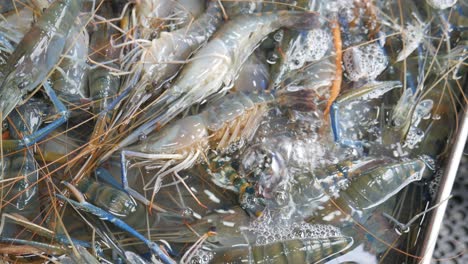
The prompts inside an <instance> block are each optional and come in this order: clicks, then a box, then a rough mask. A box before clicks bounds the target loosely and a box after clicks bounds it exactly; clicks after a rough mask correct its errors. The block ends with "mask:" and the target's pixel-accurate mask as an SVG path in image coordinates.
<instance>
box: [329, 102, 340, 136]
mask: <svg viewBox="0 0 468 264" xmlns="http://www.w3.org/2000/svg"><path fill="white" fill-rule="evenodd" d="M339 110H340V107H339V105H338V103H337V102H336V101H335V102H333V104H332V106H331V108H330V123H331V129H332V132H333V140H335V142H340V140H341V133H340V127H339V123H340V122H339V120H338V119H339V112H340V111H339Z"/></svg>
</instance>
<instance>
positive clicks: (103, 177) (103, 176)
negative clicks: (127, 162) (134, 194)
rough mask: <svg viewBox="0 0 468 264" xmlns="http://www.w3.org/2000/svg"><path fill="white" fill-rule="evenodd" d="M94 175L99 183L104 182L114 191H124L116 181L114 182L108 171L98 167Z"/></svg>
mask: <svg viewBox="0 0 468 264" xmlns="http://www.w3.org/2000/svg"><path fill="white" fill-rule="evenodd" d="M94 173H95V174H96V177H97V178H98V179H99V180H100V181H102V182H105V183H107V184H109V185H110V186H112V187H114V188H116V189H119V190H124V189H123V188H122V184H120V183H119V182H118V181H116V180H115V178H114V176H112V174H111V173H110V172H109V171H108V170H106V169H104V168H102V167H99V168H97V169H96V170H95V171H94Z"/></svg>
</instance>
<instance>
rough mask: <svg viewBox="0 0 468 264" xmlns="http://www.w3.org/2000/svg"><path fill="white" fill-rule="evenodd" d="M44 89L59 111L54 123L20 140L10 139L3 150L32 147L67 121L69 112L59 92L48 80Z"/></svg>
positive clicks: (4, 144)
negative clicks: (60, 98)
mask: <svg viewBox="0 0 468 264" xmlns="http://www.w3.org/2000/svg"><path fill="white" fill-rule="evenodd" d="M43 86H44V89H45V91H46V93H47V95H49V97H50V100H51V101H52V104H53V105H54V106H55V108H56V109H57V113H58V115H59V117H58V118H57V119H56V120H54V121H53V122H52V123H50V124H48V125H47V126H45V127H43V128H40V129H38V130H37V131H35V132H34V133H32V134H30V135H24V136H23V138H22V139H19V140H8V141H7V142H4V143H3V150H4V151H13V150H17V149H22V148H27V147H30V146H32V145H34V144H36V143H37V142H39V141H40V140H41V139H43V138H45V137H46V136H47V135H48V134H50V133H51V132H52V131H54V130H55V129H57V128H58V127H59V126H61V125H62V124H63V123H65V122H66V121H67V120H68V115H69V112H68V110H67V108H66V107H65V105H64V104H63V103H62V102H61V101H60V100H59V99H58V97H57V94H56V93H55V91H54V90H53V89H52V87H50V85H49V84H48V83H47V82H46V83H44V85H43Z"/></svg>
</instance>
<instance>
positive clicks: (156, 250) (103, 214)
mask: <svg viewBox="0 0 468 264" xmlns="http://www.w3.org/2000/svg"><path fill="white" fill-rule="evenodd" d="M63 184H65V186H66V187H67V188H68V189H70V191H71V192H72V193H73V194H74V195H75V196H76V198H77V199H78V202H77V201H74V200H71V199H68V198H67V197H65V196H63V195H61V194H57V198H59V199H61V200H63V201H66V202H68V203H70V204H71V205H72V206H74V207H76V208H77V209H80V210H82V211H85V212H88V213H90V214H93V215H95V216H97V217H99V218H100V219H102V220H105V221H108V222H111V223H112V224H114V225H115V226H116V227H118V228H120V229H122V230H124V231H126V232H128V233H129V234H131V235H132V236H134V237H135V238H137V239H139V240H140V241H142V242H143V243H144V244H145V245H146V246H148V248H149V249H150V250H151V252H152V253H153V254H156V255H157V256H158V257H159V258H160V259H161V260H162V262H164V263H166V264H172V263H175V262H174V261H173V260H172V259H171V258H170V257H169V256H167V255H166V254H165V253H164V252H163V250H162V249H161V248H160V247H159V245H158V244H156V243H154V242H152V241H150V240H149V239H147V238H146V237H144V236H143V235H142V234H140V233H139V232H138V231H136V230H135V229H133V228H132V227H131V226H129V225H128V224H127V223H126V222H124V221H123V220H121V219H119V218H117V217H115V216H114V215H112V214H111V213H109V212H107V211H104V210H103V209H101V208H99V207H97V206H94V205H92V204H90V203H88V202H86V201H85V199H84V195H83V194H82V193H81V192H80V191H79V190H78V189H76V187H75V186H73V185H71V184H70V183H68V182H63Z"/></svg>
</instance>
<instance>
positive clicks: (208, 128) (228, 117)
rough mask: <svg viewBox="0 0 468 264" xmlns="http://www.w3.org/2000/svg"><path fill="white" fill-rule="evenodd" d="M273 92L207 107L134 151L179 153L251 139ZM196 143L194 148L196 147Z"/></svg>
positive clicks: (237, 96)
mask: <svg viewBox="0 0 468 264" xmlns="http://www.w3.org/2000/svg"><path fill="white" fill-rule="evenodd" d="M274 99H275V97H274V96H273V95H272V94H250V95H248V94H244V93H236V94H232V95H229V96H227V97H226V98H223V99H222V100H219V102H218V103H214V104H211V105H209V106H207V107H206V109H205V110H204V111H202V113H200V114H198V115H195V116H190V117H186V118H183V119H180V120H177V121H175V122H174V124H172V125H170V126H169V127H168V128H167V129H164V130H162V131H161V132H160V133H154V134H150V135H149V136H148V137H147V138H145V139H144V140H143V142H140V143H139V144H138V145H136V146H130V147H129V149H131V150H139V151H143V152H148V153H178V152H180V151H183V150H189V149H196V148H197V147H196V146H197V145H198V146H200V147H201V148H202V149H206V148H208V147H210V148H212V149H215V150H224V149H226V148H227V147H228V146H229V145H230V144H233V143H235V142H237V141H241V140H249V139H250V138H251V137H252V136H253V134H254V133H255V128H256V126H257V125H258V123H259V122H258V121H259V119H260V118H261V117H262V116H263V115H264V114H265V112H266V110H267V104H268V103H271V102H273V101H274ZM194 146H195V147H194Z"/></svg>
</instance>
